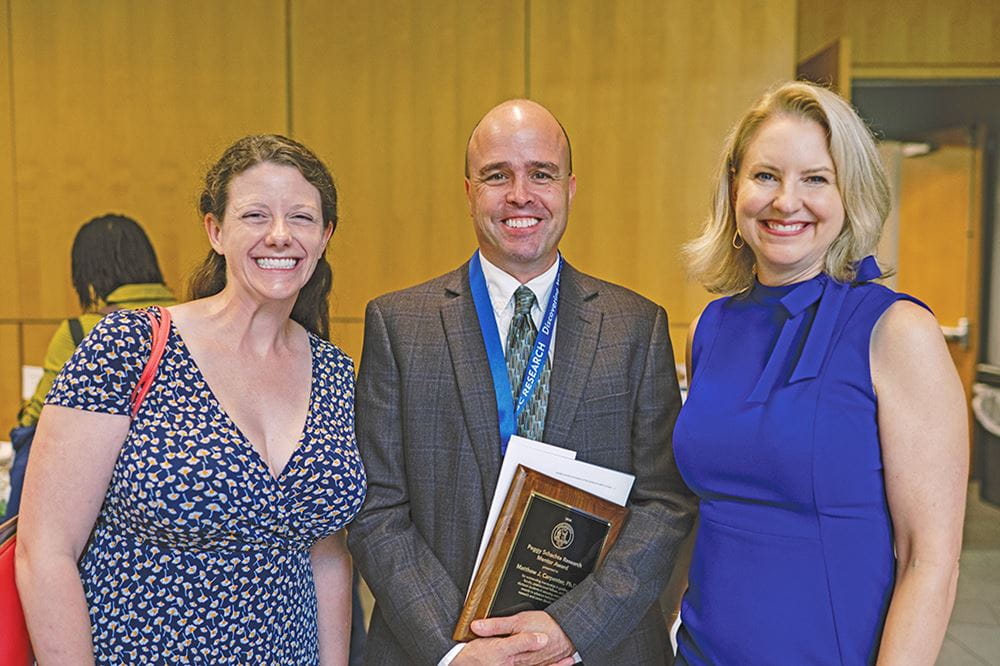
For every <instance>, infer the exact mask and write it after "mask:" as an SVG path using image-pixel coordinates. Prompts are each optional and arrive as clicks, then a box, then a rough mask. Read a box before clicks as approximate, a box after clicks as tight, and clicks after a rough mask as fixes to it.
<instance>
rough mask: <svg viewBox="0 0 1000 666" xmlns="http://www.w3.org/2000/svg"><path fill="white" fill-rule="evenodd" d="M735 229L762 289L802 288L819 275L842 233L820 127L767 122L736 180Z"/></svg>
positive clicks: (779, 119) (781, 119) (795, 119)
mask: <svg viewBox="0 0 1000 666" xmlns="http://www.w3.org/2000/svg"><path fill="white" fill-rule="evenodd" d="M734 187H735V203H734V208H735V211H736V226H737V228H738V229H739V232H740V235H741V236H743V238H744V239H745V241H746V243H747V245H748V246H750V249H751V250H753V253H754V257H755V259H756V262H757V279H758V280H760V282H761V283H762V284H766V285H781V284H791V283H793V282H800V281H802V280H807V279H809V278H811V277H813V276H815V275H818V274H819V273H820V272H821V271H822V270H823V265H824V260H825V258H826V252H827V250H829V249H830V246H831V245H832V244H833V242H834V240H836V238H837V236H838V235H839V234H840V231H841V229H843V227H844V203H843V200H842V199H841V196H840V191H839V190H838V188H837V173H836V168H835V166H834V163H833V159H832V158H831V157H830V151H829V148H828V147H827V139H826V133H825V132H824V131H823V128H822V127H821V126H820V125H819V123H817V122H815V121H813V120H808V119H805V118H801V117H799V116H792V115H778V116H775V117H773V118H771V119H769V120H767V121H765V122H764V123H763V124H762V125H761V126H760V128H759V129H758V130H757V134H756V136H754V138H753V139H752V140H751V141H750V143H749V145H748V146H747V150H746V153H745V155H744V156H743V160H742V164H741V165H740V169H739V171H738V172H737V173H736V176H735V182H734Z"/></svg>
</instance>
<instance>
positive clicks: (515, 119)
mask: <svg viewBox="0 0 1000 666" xmlns="http://www.w3.org/2000/svg"><path fill="white" fill-rule="evenodd" d="M528 123H531V124H537V125H539V126H542V127H544V126H545V124H547V123H554V124H555V126H556V127H558V128H559V132H560V133H561V134H562V140H563V141H564V142H565V146H566V167H567V172H566V173H567V175H569V174H572V173H573V148H572V146H571V145H570V142H569V134H567V133H566V128H565V127H563V126H562V123H560V122H559V120H558V119H557V118H556V117H555V116H554V115H553V114H552V112H551V111H549V110H548V109H546V108H545V107H544V106H542V105H541V104H539V103H538V102H533V101H532V100H530V99H509V100H507V101H506V102H501V103H500V104H497V105H496V106H494V107H493V108H492V109H490V110H489V111H487V112H486V115H484V116H483V117H482V118H480V119H479V122H478V123H476V126H475V127H473V128H472V134H471V135H469V141H468V142H467V143H466V145H465V177H466V178H468V177H469V175H470V171H469V154H470V152H471V151H473V149H474V144H475V143H477V142H478V140H479V137H480V135H481V134H482V133H496V132H504V131H510V130H511V128H514V127H517V126H523V125H525V124H528Z"/></svg>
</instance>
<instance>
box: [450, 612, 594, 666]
mask: <svg viewBox="0 0 1000 666" xmlns="http://www.w3.org/2000/svg"><path fill="white" fill-rule="evenodd" d="M472 631H473V632H474V633H475V634H476V635H477V636H480V638H478V639H476V640H474V641H471V642H470V643H468V644H467V645H466V646H465V648H463V649H462V651H461V652H459V653H458V655H457V656H456V657H455V660H454V661H453V662H452V664H453V666H464V665H466V664H467V665H469V666H472V665H474V664H510V665H511V666H514V665H517V666H521V665H522V664H523V665H524V666H537V665H545V666H547V665H549V664H553V665H555V666H571V665H572V664H573V657H572V655H573V653H574V652H575V651H576V650H575V649H574V648H573V643H572V642H570V640H569V637H568V636H566V634H565V633H564V632H563V630H562V628H560V627H559V625H558V624H557V623H556V621H555V620H553V619H552V616H550V615H549V614H548V613H546V612H544V611H525V612H523V613H518V614H517V615H512V616H510V617H494V618H488V619H485V620H476V621H475V622H473V623H472ZM498 637H503V638H498ZM466 659H469V660H468V661H466Z"/></svg>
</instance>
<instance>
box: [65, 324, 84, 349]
mask: <svg viewBox="0 0 1000 666" xmlns="http://www.w3.org/2000/svg"><path fill="white" fill-rule="evenodd" d="M68 323H69V334H70V337H72V338H73V346H74V347H79V346H80V343H81V342H83V324H81V323H80V320H79V319H78V318H76V317H74V318H72V319H70V320H68Z"/></svg>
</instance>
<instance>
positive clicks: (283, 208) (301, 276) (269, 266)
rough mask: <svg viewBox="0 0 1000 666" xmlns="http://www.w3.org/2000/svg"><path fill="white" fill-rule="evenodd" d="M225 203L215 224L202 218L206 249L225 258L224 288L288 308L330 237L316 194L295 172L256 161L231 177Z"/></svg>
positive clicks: (330, 231) (291, 168)
mask: <svg viewBox="0 0 1000 666" xmlns="http://www.w3.org/2000/svg"><path fill="white" fill-rule="evenodd" d="M226 199H227V203H226V211H225V215H224V216H223V220H222V222H221V224H220V223H219V221H218V220H216V218H215V217H214V216H213V215H211V214H209V215H206V216H205V228H206V230H207V232H208V237H209V240H210V241H211V243H212V248H213V249H214V250H215V251H216V252H218V253H219V254H221V255H223V256H225V258H226V289H235V290H238V291H239V292H240V294H241V295H244V296H248V297H249V298H251V299H252V300H254V301H257V302H262V301H268V300H288V301H290V302H291V303H294V302H295V298H296V297H297V296H298V293H299V290H300V289H302V287H303V286H304V285H305V284H306V282H307V281H308V280H309V277H310V276H311V275H312V273H313V270H314V269H315V268H316V263H317V262H318V261H319V258H320V257H321V256H322V255H323V251H324V249H325V248H326V243H327V241H328V240H329V239H330V234H332V233H333V227H332V225H328V224H325V223H324V220H323V215H322V204H321V200H320V194H319V190H317V189H316V188H315V187H314V186H313V185H311V184H310V183H309V182H308V181H307V180H306V179H305V178H303V176H302V174H301V173H300V172H299V170H298V169H296V168H295V167H292V166H285V165H280V164H274V163H271V162H262V163H260V164H256V165H254V166H252V167H250V168H249V169H247V170H246V171H243V172H242V173H240V174H238V175H236V176H234V177H233V179H232V180H231V181H230V183H229V187H228V190H227V197H226Z"/></svg>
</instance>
